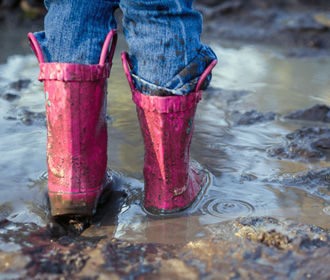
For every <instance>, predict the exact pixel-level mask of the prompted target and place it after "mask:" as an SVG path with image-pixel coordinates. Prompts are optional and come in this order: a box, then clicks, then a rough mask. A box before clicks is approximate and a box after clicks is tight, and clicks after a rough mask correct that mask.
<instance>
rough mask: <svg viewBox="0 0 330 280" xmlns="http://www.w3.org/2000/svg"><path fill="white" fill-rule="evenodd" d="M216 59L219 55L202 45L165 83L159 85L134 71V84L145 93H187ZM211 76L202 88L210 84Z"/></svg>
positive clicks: (157, 94) (156, 94)
mask: <svg viewBox="0 0 330 280" xmlns="http://www.w3.org/2000/svg"><path fill="white" fill-rule="evenodd" d="M214 59H217V57H216V55H215V53H214V52H213V51H212V49H211V48H210V47H208V46H206V45H202V47H201V49H200V50H199V51H198V53H197V55H196V56H195V57H194V58H193V59H192V60H191V61H190V62H189V63H188V65H186V66H185V67H184V68H183V69H182V70H181V71H180V72H179V73H178V74H176V75H175V76H174V77H173V78H172V79H170V80H169V81H168V82H166V83H165V84H164V85H162V86H159V85H157V84H155V83H152V82H149V81H146V80H145V79H143V78H141V77H139V76H138V75H136V74H135V73H133V72H132V73H131V74H132V77H133V82H134V86H135V88H136V89H137V90H138V91H140V92H142V93H143V94H145V95H152V96H171V95H187V94H189V93H190V92H193V91H195V89H196V86H197V82H198V80H199V78H200V76H201V75H202V74H203V72H204V71H205V69H206V68H207V66H208V65H209V64H210V63H211V62H212V61H213V60H214ZM211 78H212V75H211V74H209V75H208V76H207V78H206V79H205V81H204V82H203V84H202V86H201V89H202V90H204V89H206V88H207V87H208V86H209V84H210V81H211Z"/></svg>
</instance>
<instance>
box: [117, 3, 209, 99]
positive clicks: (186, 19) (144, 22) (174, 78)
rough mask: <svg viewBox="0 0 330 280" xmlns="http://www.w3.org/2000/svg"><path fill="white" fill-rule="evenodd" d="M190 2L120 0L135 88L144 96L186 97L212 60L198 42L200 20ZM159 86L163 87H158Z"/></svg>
mask: <svg viewBox="0 0 330 280" xmlns="http://www.w3.org/2000/svg"><path fill="white" fill-rule="evenodd" d="M192 2H193V1H192V0H169V1H168V0H121V1H120V7H121V9H122V11H123V13H124V18H123V26H124V33H125V36H126V40H127V42H128V45H129V49H130V59H131V62H132V64H133V74H135V75H136V76H135V77H134V80H135V85H136V87H138V89H140V90H142V91H143V92H144V93H145V94H153V95H155V94H158V95H160V94H164V92H165V94H168V92H167V93H166V89H164V88H167V89H171V90H172V91H171V92H170V93H173V94H177V95H185V94H188V93H189V92H191V91H193V90H194V89H195V86H196V83H197V79H198V77H199V76H200V75H201V74H202V73H203V71H204V70H205V68H206V66H207V65H208V64H209V63H210V62H211V61H212V60H213V59H215V54H214V53H213V52H212V50H211V49H210V48H209V47H208V46H206V45H203V44H202V43H201V42H200V35H201V32H202V17H201V15H200V14H199V13H198V12H197V11H195V10H194V9H193V8H192ZM159 87H162V88H163V89H162V88H159Z"/></svg>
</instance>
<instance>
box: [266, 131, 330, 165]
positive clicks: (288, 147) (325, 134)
mask: <svg viewBox="0 0 330 280" xmlns="http://www.w3.org/2000/svg"><path fill="white" fill-rule="evenodd" d="M285 140H286V142H285V144H284V145H280V147H277V148H275V149H271V150H270V153H269V154H270V155H271V156H276V157H278V158H290V159H305V160H309V159H311V160H314V159H317V160H321V159H324V160H329V157H330V128H319V127H316V128H315V127H308V128H307V127H305V128H301V129H297V130H296V131H294V132H293V133H289V134H288V135H286V139H285Z"/></svg>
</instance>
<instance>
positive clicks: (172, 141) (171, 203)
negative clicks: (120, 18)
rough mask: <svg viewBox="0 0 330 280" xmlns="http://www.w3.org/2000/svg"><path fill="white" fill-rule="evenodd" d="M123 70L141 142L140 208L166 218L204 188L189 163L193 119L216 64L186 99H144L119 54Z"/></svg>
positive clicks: (124, 57)
mask: <svg viewBox="0 0 330 280" xmlns="http://www.w3.org/2000/svg"><path fill="white" fill-rule="evenodd" d="M122 60H123V66H124V70H125V73H126V76H127V79H128V82H129V85H130V87H131V90H132V95H133V101H134V102H135V104H136V108H137V114H138V118H139V122H140V126H141V130H142V136H143V139H144V147H145V156H144V172H143V173H144V207H145V209H146V210H147V211H149V212H152V213H162V214H168V213H173V212H177V211H180V210H183V209H185V208H187V207H189V206H190V205H191V204H192V203H193V202H194V200H195V199H196V197H197V195H198V194H199V192H200V190H201V188H202V186H203V185H204V184H205V180H206V178H205V176H204V174H203V172H201V171H200V170H198V169H197V168H195V167H194V166H193V165H192V164H191V163H190V162H189V147H190V143H191V138H192V134H193V130H194V115H195V111H196V107H197V103H198V102H199V101H200V99H201V97H202V91H201V90H200V87H201V85H202V84H203V82H204V80H205V78H206V77H207V75H208V74H209V73H210V72H211V70H212V69H213V67H214V66H215V65H216V63H217V61H216V60H214V61H213V62H212V63H211V64H210V65H209V66H208V67H207V69H206V70H205V72H204V73H203V74H202V76H201V77H200V79H199V81H198V84H197V86H196V90H195V91H194V92H192V93H190V94H188V95H186V96H168V97H167V96H166V97H162V96H147V95H144V94H142V93H140V92H139V91H138V90H136V89H135V87H134V84H133V81H132V77H131V74H130V70H129V65H130V62H129V61H128V54H127V53H123V54H122Z"/></svg>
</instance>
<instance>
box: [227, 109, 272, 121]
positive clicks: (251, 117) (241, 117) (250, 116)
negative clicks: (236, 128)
mask: <svg viewBox="0 0 330 280" xmlns="http://www.w3.org/2000/svg"><path fill="white" fill-rule="evenodd" d="M231 118H232V119H233V121H234V123H235V125H251V124H255V123H261V122H268V121H273V120H275V118H276V114H275V113H274V112H267V113H261V112H258V111H256V110H252V111H248V112H244V113H241V112H239V111H234V112H233V113H232V114H231Z"/></svg>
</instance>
